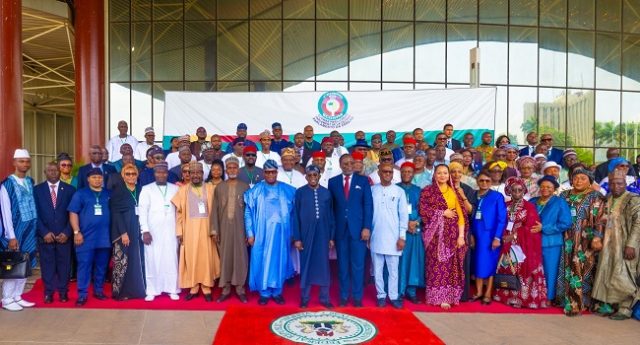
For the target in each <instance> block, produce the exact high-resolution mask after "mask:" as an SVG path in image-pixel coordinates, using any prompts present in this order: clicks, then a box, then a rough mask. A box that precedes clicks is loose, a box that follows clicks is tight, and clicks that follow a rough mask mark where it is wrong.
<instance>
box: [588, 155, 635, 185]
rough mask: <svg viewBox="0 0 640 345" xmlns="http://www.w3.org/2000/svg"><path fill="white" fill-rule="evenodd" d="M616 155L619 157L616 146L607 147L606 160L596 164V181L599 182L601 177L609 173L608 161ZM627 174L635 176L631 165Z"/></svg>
mask: <svg viewBox="0 0 640 345" xmlns="http://www.w3.org/2000/svg"><path fill="white" fill-rule="evenodd" d="M618 157H620V150H619V149H618V148H617V147H610V148H608V149H607V161H606V162H602V163H600V164H598V166H596V171H595V180H596V182H598V183H600V181H602V179H604V178H605V177H607V175H608V174H609V161H610V160H612V159H614V158H618ZM627 175H629V176H636V171H635V169H634V167H633V166H630V167H629V170H628V171H627Z"/></svg>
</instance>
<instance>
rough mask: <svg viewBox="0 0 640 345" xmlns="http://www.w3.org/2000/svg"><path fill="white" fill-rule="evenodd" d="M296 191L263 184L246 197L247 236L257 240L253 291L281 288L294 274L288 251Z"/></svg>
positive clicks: (251, 276)
mask: <svg viewBox="0 0 640 345" xmlns="http://www.w3.org/2000/svg"><path fill="white" fill-rule="evenodd" d="M295 191H296V190H295V188H293V187H291V186H289V185H287V184H285V183H281V182H276V183H275V184H273V185H270V184H268V183H267V182H265V181H262V182H260V183H258V184H257V185H255V186H254V187H253V188H251V189H249V190H248V191H246V192H245V194H244V202H245V210H244V222H245V229H246V235H247V238H249V237H254V239H255V242H254V244H253V247H252V248H251V259H250V261H249V288H250V289H251V290H252V291H263V290H268V289H276V290H278V289H282V286H283V284H284V281H285V279H287V278H289V277H291V276H292V275H293V264H292V262H291V259H290V256H289V248H290V246H291V214H292V212H293V198H294V194H295Z"/></svg>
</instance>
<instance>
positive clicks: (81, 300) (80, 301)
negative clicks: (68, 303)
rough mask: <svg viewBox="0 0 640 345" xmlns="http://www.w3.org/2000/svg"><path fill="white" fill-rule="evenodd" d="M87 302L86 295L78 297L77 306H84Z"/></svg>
mask: <svg viewBox="0 0 640 345" xmlns="http://www.w3.org/2000/svg"><path fill="white" fill-rule="evenodd" d="M86 303H87V298H86V297H78V300H77V301H76V307H82V306H83V305H85V304H86Z"/></svg>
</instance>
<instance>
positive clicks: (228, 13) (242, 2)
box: [217, 0, 249, 19]
mask: <svg viewBox="0 0 640 345" xmlns="http://www.w3.org/2000/svg"><path fill="white" fill-rule="evenodd" d="M247 2H248V0H218V11H217V13H218V19H246V18H247V16H248V15H249V4H248V3H247Z"/></svg>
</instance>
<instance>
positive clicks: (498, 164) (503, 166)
mask: <svg viewBox="0 0 640 345" xmlns="http://www.w3.org/2000/svg"><path fill="white" fill-rule="evenodd" d="M495 167H499V168H500V170H504V169H506V168H507V163H505V162H503V161H495V162H493V163H491V164H490V165H489V170H491V169H493V168H495Z"/></svg>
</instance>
